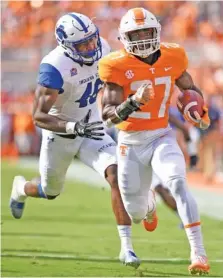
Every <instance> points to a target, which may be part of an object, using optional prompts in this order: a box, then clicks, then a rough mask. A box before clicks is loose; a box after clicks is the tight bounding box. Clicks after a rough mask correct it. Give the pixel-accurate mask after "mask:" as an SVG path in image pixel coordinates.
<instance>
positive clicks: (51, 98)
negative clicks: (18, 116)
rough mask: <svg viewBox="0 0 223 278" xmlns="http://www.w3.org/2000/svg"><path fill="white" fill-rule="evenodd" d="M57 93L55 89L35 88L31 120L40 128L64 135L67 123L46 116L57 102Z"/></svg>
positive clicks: (39, 86)
mask: <svg viewBox="0 0 223 278" xmlns="http://www.w3.org/2000/svg"><path fill="white" fill-rule="evenodd" d="M58 92H59V90H57V89H50V88H46V87H43V86H41V85H38V86H37V88H36V91H35V98H34V103H33V120H34V123H35V125H36V126H38V127H40V128H43V129H47V130H51V131H55V132H64V133H65V132H66V123H67V122H66V121H64V120H61V119H59V118H57V117H55V116H52V115H49V114H48V112H49V111H50V109H51V107H52V106H53V104H54V103H55V102H56V100H57V97H58Z"/></svg>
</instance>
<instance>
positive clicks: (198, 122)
mask: <svg viewBox="0 0 223 278" xmlns="http://www.w3.org/2000/svg"><path fill="white" fill-rule="evenodd" d="M203 111H204V115H203V116H202V117H201V116H200V115H199V114H198V112H196V111H195V112H194V115H195V117H196V119H194V118H193V117H192V116H191V115H190V112H189V111H187V113H186V114H185V115H184V118H185V119H186V120H187V121H188V122H190V123H192V124H193V125H194V126H196V127H198V128H200V129H202V130H205V129H207V128H208V127H209V126H210V123H211V121H210V118H209V116H208V108H207V107H206V106H204V107H203Z"/></svg>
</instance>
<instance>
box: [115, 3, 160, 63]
mask: <svg viewBox="0 0 223 278" xmlns="http://www.w3.org/2000/svg"><path fill="white" fill-rule="evenodd" d="M142 29H144V30H146V29H150V30H151V29H152V30H151V31H152V38H148V39H141V40H140V39H139V40H134V41H133V40H132V41H131V38H130V36H129V32H131V31H137V30H142ZM160 31H161V25H160V23H159V22H158V20H157V19H156V17H155V16H154V15H153V14H152V13H150V12H149V11H147V10H145V9H143V8H134V9H130V10H129V11H128V12H127V13H126V14H125V15H124V16H123V17H122V19H121V22H120V26H119V34H120V41H121V42H122V43H123V44H124V47H125V49H126V51H127V52H128V53H131V54H133V55H137V56H140V57H142V58H146V57H148V56H149V55H150V54H152V53H154V52H156V51H157V50H158V49H159V48H160Z"/></svg>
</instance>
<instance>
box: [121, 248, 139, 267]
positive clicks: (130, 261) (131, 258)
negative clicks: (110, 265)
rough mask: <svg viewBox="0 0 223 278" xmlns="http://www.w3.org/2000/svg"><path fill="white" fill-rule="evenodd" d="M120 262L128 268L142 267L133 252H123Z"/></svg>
mask: <svg viewBox="0 0 223 278" xmlns="http://www.w3.org/2000/svg"><path fill="white" fill-rule="evenodd" d="M119 260H120V261H121V262H122V263H123V264H124V265H127V266H131V267H134V268H135V269H137V268H138V267H139V266H140V263H141V261H140V259H139V258H138V257H137V256H136V254H135V253H134V252H133V251H132V250H126V251H121V252H120V254H119Z"/></svg>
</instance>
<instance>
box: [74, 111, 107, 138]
mask: <svg viewBox="0 0 223 278" xmlns="http://www.w3.org/2000/svg"><path fill="white" fill-rule="evenodd" d="M90 116H91V110H89V111H88V113H87V115H86V116H85V117H84V118H83V119H82V120H81V121H79V122H76V124H75V127H74V132H75V134H76V135H77V136H80V137H86V138H89V139H93V140H102V139H103V138H102V137H103V136H104V135H105V134H104V133H101V132H98V130H103V129H104V127H103V126H102V124H103V122H100V121H97V122H92V123H89V119H90Z"/></svg>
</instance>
